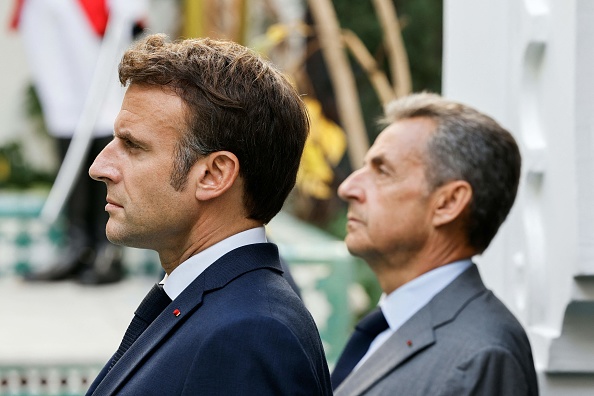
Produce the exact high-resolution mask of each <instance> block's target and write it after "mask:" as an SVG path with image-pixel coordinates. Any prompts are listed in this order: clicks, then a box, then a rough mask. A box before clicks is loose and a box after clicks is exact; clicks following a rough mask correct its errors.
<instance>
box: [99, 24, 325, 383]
mask: <svg viewBox="0 0 594 396" xmlns="http://www.w3.org/2000/svg"><path fill="white" fill-rule="evenodd" d="M119 73H120V81H121V82H122V84H124V85H127V86H128V89H127V92H126V95H125V97H124V101H123V104H122V108H121V111H120V113H119V115H118V117H117V119H116V121H115V127H114V139H113V141H112V142H111V143H110V144H109V145H108V146H107V147H106V148H105V149H104V150H103V151H102V152H101V153H100V154H99V155H98V156H97V158H96V160H95V162H94V164H93V165H92V166H91V168H90V172H89V173H90V175H91V177H93V178H94V179H96V180H100V181H103V182H105V183H106V185H107V205H106V211H107V212H108V213H109V216H110V218H109V221H108V223H107V227H106V232H107V236H108V237H109V239H110V241H112V242H114V243H116V244H121V245H125V246H132V247H137V248H145V249H153V250H156V251H157V252H158V253H159V257H160V261H161V264H162V266H163V269H164V270H165V272H166V276H165V278H164V280H163V281H162V282H161V285H155V287H154V288H153V290H151V292H150V293H149V295H147V297H146V298H145V300H144V301H143V302H142V303H141V305H140V307H139V308H138V310H137V311H136V312H135V316H134V318H133V320H132V323H131V324H130V326H129V328H128V330H127V331H126V334H125V336H124V338H123V340H122V344H121V345H120V348H119V349H118V350H117V351H116V353H115V354H114V355H113V357H112V359H110V361H109V362H107V364H106V365H105V367H104V369H103V370H102V372H101V373H100V374H99V376H98V377H97V379H96V380H95V381H94V382H93V384H92V385H91V387H90V389H89V391H88V394H89V395H113V394H118V395H198V394H203V395H236V394H241V395H283V394H291V395H329V394H331V392H332V391H331V385H330V379H329V374H328V368H327V365H326V360H325V356H324V351H323V349H322V344H321V341H320V338H319V334H318V332H317V329H316V326H315V323H314V321H313V320H312V317H311V315H310V314H309V312H308V311H307V310H306V308H305V307H304V305H303V303H302V302H301V300H300V299H299V298H298V297H297V295H296V294H295V293H294V291H293V290H292V289H291V287H290V286H289V284H288V283H287V281H286V280H285V279H284V278H283V276H282V270H281V264H280V260H279V255H278V251H277V248H276V246H275V245H273V244H271V243H268V242H267V241H266V237H265V229H264V225H265V224H266V223H268V222H269V221H270V220H271V219H272V217H273V216H275V215H276V213H278V211H279V210H280V209H281V207H282V205H283V202H284V200H285V198H286V197H287V195H288V194H289V192H290V191H291V189H292V188H293V186H294V184H295V178H296V173H297V169H298V167H299V161H300V157H301V153H302V151H303V147H304V144H305V140H306V138H307V134H308V126H309V125H308V118H307V113H306V110H305V107H304V105H303V102H302V101H301V100H300V98H299V95H298V94H297V92H296V91H295V90H294V89H293V87H292V86H291V84H290V83H289V82H288V81H287V80H286V79H285V78H284V77H283V76H282V75H281V74H280V73H279V72H278V71H277V70H276V69H275V68H274V67H272V66H271V65H270V64H269V63H268V62H266V61H264V60H262V59H261V58H260V57H259V56H257V55H256V54H254V53H253V52H252V51H250V50H248V49H246V48H244V47H242V46H240V45H237V44H234V43H231V42H226V41H216V40H210V39H195V40H185V41H179V42H175V43H170V42H168V41H167V40H166V37H165V36H163V35H152V36H148V37H146V38H145V39H143V40H141V41H139V42H138V43H137V44H135V45H134V47H133V48H131V49H130V50H128V51H127V52H126V54H125V55H124V57H123V59H122V62H121V64H120V67H119Z"/></svg>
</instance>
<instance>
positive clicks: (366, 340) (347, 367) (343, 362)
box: [330, 308, 389, 390]
mask: <svg viewBox="0 0 594 396" xmlns="http://www.w3.org/2000/svg"><path fill="white" fill-rule="evenodd" d="M388 327H389V326H388V322H386V318H385V317H384V314H383V313H382V311H381V309H379V308H377V309H375V310H373V311H372V312H371V313H370V314H368V315H367V316H365V317H364V318H363V319H362V320H361V321H360V322H359V323H358V324H357V326H356V327H355V331H354V332H353V335H352V336H351V338H350V339H349V342H347V344H346V346H345V347H344V350H343V351H342V354H341V355H340V358H338V362H337V363H336V367H335V368H334V371H332V375H331V376H330V378H331V380H332V389H334V390H335V389H336V388H338V385H340V384H341V383H342V381H344V379H345V378H346V377H347V376H348V375H349V374H350V372H351V371H353V369H354V368H355V366H356V365H357V363H359V361H360V360H361V358H362V357H363V356H364V355H365V353H367V350H368V349H369V345H370V344H371V342H372V341H373V340H374V339H375V337H377V335H378V334H379V333H381V332H382V331H384V330H386V329H387V328H388Z"/></svg>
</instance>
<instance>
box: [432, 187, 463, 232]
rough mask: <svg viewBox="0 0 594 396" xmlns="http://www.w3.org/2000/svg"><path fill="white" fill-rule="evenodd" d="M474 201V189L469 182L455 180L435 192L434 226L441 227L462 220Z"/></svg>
mask: <svg viewBox="0 0 594 396" xmlns="http://www.w3.org/2000/svg"><path fill="white" fill-rule="evenodd" d="M471 200H472V187H471V186H470V184H469V183H468V182H467V181H464V180H454V181H451V182H449V183H446V184H444V185H443V186H441V187H439V188H438V189H437V191H436V192H435V211H434V213H433V225H434V226H435V227H439V226H442V225H445V224H448V223H451V222H453V221H454V220H456V219H458V218H460V217H461V216H462V213H463V212H464V211H465V210H466V208H467V207H468V206H469V205H470V201H471Z"/></svg>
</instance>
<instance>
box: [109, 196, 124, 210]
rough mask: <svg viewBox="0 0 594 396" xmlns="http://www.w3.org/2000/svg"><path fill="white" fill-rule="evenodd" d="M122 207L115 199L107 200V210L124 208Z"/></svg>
mask: <svg viewBox="0 0 594 396" xmlns="http://www.w3.org/2000/svg"><path fill="white" fill-rule="evenodd" d="M122 207H123V206H122V205H120V204H119V203H117V202H116V201H114V200H113V199H111V198H107V205H105V210H108V209H116V208H122Z"/></svg>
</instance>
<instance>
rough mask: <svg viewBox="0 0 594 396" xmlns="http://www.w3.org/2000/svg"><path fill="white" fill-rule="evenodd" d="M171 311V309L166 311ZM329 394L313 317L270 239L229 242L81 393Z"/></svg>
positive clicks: (328, 379) (98, 395)
mask: <svg viewBox="0 0 594 396" xmlns="http://www.w3.org/2000/svg"><path fill="white" fill-rule="evenodd" d="M174 310H179V315H177V316H176V315H175V314H174V313H173V312H174ZM91 394H92V395H95V396H102V395H114V394H117V395H146V396H150V395H168V396H169V395H209V396H210V395H285V394H290V395H304V396H305V395H307V396H311V395H331V394H332V389H331V385H330V375H329V373H328V367H327V364H326V359H325V355H324V351H323V348H322V343H321V341H320V337H319V334H318V332H317V329H316V326H315V323H314V321H313V319H312V317H311V315H310V314H309V312H308V311H307V310H306V308H305V306H304V305H303V303H302V301H301V300H300V299H299V298H298V297H297V295H296V294H295V293H294V292H293V290H292V289H291V287H290V286H289V284H288V283H287V281H286V280H285V279H284V278H283V277H282V270H281V266H280V262H279V256H278V250H277V248H276V246H275V245H273V244H270V243H263V244H255V245H248V246H244V247H241V248H238V249H235V250H233V251H231V252H229V253H227V254H226V255H225V256H223V257H221V258H220V259H219V260H217V261H216V262H215V263H214V264H213V265H211V266H210V267H209V268H208V269H207V270H206V271H204V272H203V273H202V274H201V275H200V276H199V277H198V278H197V279H196V280H195V281H194V282H193V283H191V284H190V286H188V287H187V288H186V289H185V290H184V291H183V292H182V294H180V295H179V297H177V298H176V299H175V300H174V301H173V302H172V303H171V304H169V305H168V307H167V308H166V309H165V310H164V311H163V312H162V313H161V314H160V315H159V316H158V317H157V318H156V319H155V320H154V322H152V323H151V324H150V325H149V326H148V328H147V329H146V330H145V331H144V332H143V333H142V334H141V335H140V336H139V337H138V339H137V340H136V341H135V342H134V343H133V344H132V346H131V347H130V348H129V349H128V350H127V351H126V352H125V353H124V354H123V355H122V357H121V358H120V360H119V361H118V362H117V364H115V365H114V366H113V368H112V369H111V370H109V371H108V370H107V369H105V368H104V370H102V372H101V373H100V375H99V376H98V377H97V379H96V380H95V381H94V382H93V384H92V385H91V388H90V389H89V391H88V393H87V395H91Z"/></svg>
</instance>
